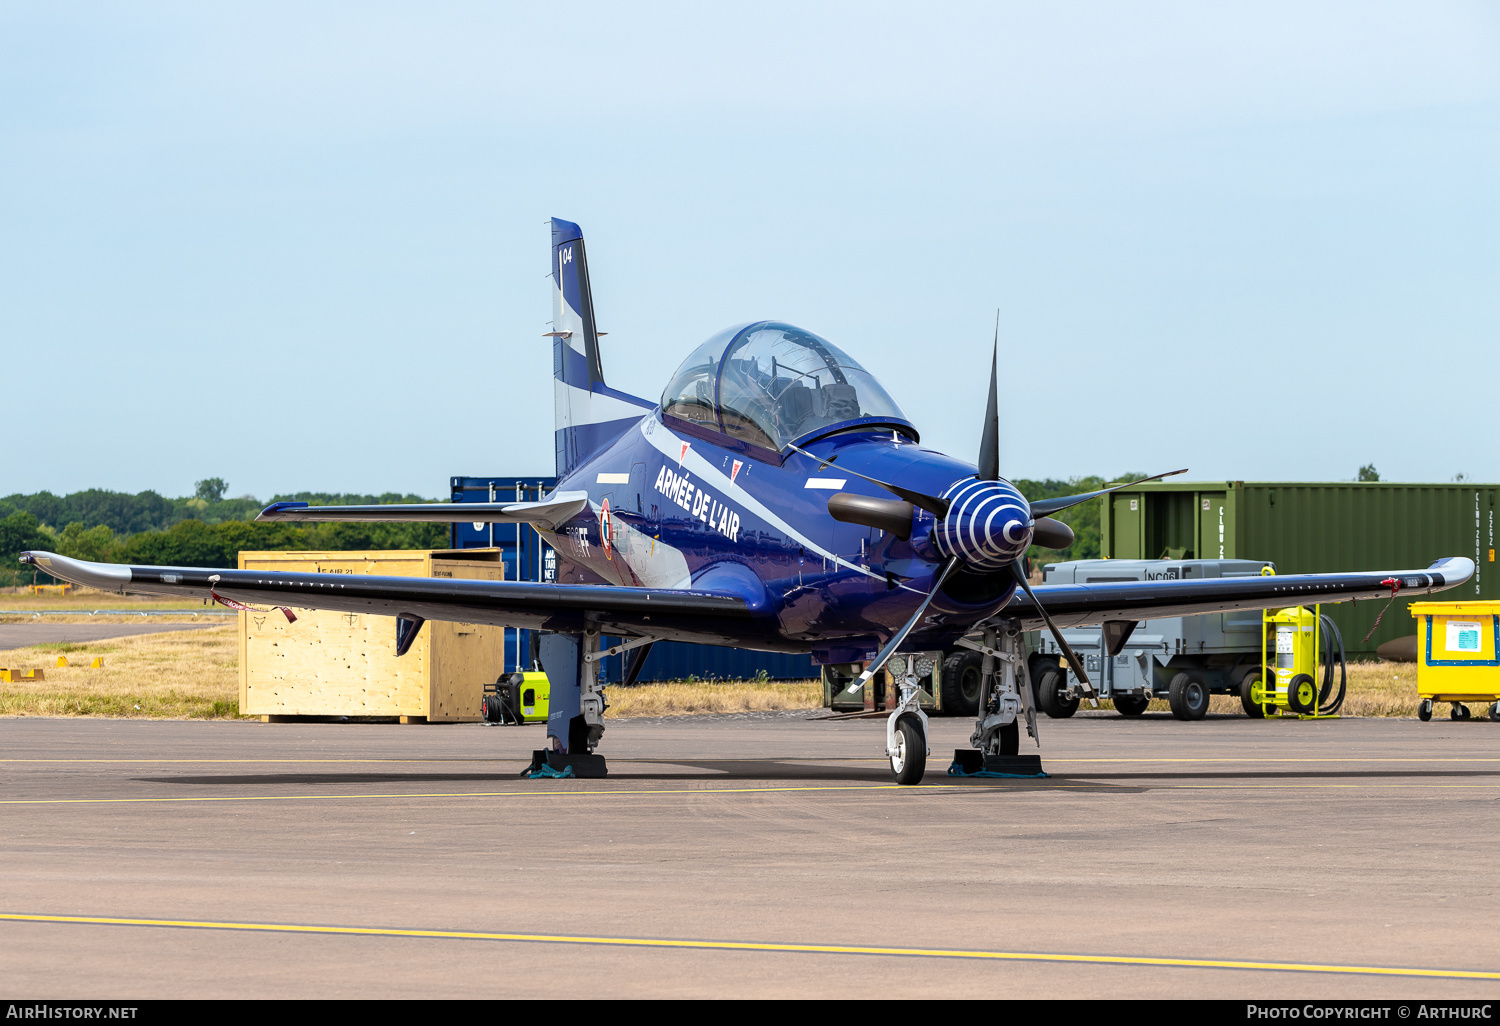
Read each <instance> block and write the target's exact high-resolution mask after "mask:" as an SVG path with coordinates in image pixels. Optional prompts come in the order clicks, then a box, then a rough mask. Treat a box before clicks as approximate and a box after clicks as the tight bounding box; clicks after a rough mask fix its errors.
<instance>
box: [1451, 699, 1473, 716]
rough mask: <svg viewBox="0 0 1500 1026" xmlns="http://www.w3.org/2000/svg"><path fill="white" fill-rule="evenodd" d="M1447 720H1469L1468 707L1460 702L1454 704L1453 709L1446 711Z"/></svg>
mask: <svg viewBox="0 0 1500 1026" xmlns="http://www.w3.org/2000/svg"><path fill="white" fill-rule="evenodd" d="M1448 718H1449V719H1453V720H1466V719H1468V718H1469V707H1468V706H1466V705H1464V704H1463V703H1462V702H1454V703H1453V708H1451V709H1449V710H1448Z"/></svg>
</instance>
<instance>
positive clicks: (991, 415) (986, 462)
mask: <svg viewBox="0 0 1500 1026" xmlns="http://www.w3.org/2000/svg"><path fill="white" fill-rule="evenodd" d="M999 392H1000V311H999V310H996V311H995V349H994V353H993V354H992V355H991V356H990V398H989V403H988V404H987V405H986V406H985V410H984V431H983V433H982V434H981V435H980V440H979V479H980V480H981V481H998V480H1000V409H999V405H998V398H997V397H998V394H999Z"/></svg>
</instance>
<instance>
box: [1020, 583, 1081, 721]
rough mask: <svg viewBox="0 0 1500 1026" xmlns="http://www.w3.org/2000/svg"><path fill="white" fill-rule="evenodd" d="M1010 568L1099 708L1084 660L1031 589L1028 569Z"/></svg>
mask: <svg viewBox="0 0 1500 1026" xmlns="http://www.w3.org/2000/svg"><path fill="white" fill-rule="evenodd" d="M1010 569H1011V573H1012V574H1013V575H1014V576H1015V579H1016V582H1017V583H1018V584H1020V585H1021V589H1022V590H1023V591H1025V592H1026V597H1027V598H1029V599H1031V602H1032V604H1033V605H1034V606H1036V611H1037V612H1038V613H1041V614H1042V619H1043V620H1045V621H1046V622H1047V629H1048V630H1049V631H1051V632H1052V638H1053V640H1054V641H1056V642H1057V647H1058V648H1060V649H1062V650H1063V655H1065V656H1067V657H1068V665H1070V666H1072V667H1073V674H1074V675H1075V676H1076V677H1077V678H1078V680H1079V682H1080V683H1082V684H1083V690H1084V693H1085V694H1087V695H1088V696H1089V704H1090V705H1091V706H1093V707H1094V708H1095V709H1097V708H1099V696H1098V693H1097V692H1095V691H1094V685H1093V683H1092V682H1091V681H1090V680H1089V678H1088V674H1086V673H1084V672H1083V660H1082V659H1079V658H1078V656H1077V654H1076V653H1074V651H1073V646H1072V645H1069V644H1068V640H1067V639H1066V638H1064V637H1063V636H1062V631H1060V630H1058V627H1057V624H1055V623H1053V622H1052V617H1050V616H1048V615H1047V607H1045V606H1043V605H1042V603H1041V600H1040V599H1038V598H1037V597H1036V592H1034V591H1032V590H1031V582H1030V581H1028V580H1027V579H1026V571H1025V570H1023V569H1022V568H1021V564H1020V563H1012V564H1011V565H1010Z"/></svg>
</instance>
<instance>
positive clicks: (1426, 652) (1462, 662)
mask: <svg viewBox="0 0 1500 1026" xmlns="http://www.w3.org/2000/svg"><path fill="white" fill-rule="evenodd" d="M1411 615H1412V616H1414V617H1415V618H1416V621H1417V697H1419V698H1420V699H1421V700H1422V701H1421V704H1420V705H1418V706H1417V718H1418V719H1419V720H1423V721H1424V722H1425V721H1426V720H1430V719H1432V707H1433V703H1435V702H1451V703H1452V707H1451V708H1450V709H1449V710H1448V716H1449V718H1450V719H1454V720H1467V719H1468V718H1469V707H1468V706H1467V705H1465V704H1464V703H1465V702H1478V703H1483V702H1488V703H1490V719H1492V720H1500V602H1496V601H1493V600H1491V601H1487V602H1413V603H1412V604H1411Z"/></svg>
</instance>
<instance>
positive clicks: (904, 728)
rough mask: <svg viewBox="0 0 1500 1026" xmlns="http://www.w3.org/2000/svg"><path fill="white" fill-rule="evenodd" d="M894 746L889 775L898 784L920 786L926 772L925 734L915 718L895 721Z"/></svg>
mask: <svg viewBox="0 0 1500 1026" xmlns="http://www.w3.org/2000/svg"><path fill="white" fill-rule="evenodd" d="M895 742H896V743H895V745H894V746H892V751H891V752H890V757H891V774H892V775H893V776H894V777H895V778H896V783H898V784H920V783H921V782H922V776H923V774H924V773H926V772H927V732H926V731H924V730H923V729H922V723H921V721H920V720H918V719H917V718H916V717H915V716H903V717H901V718H900V719H899V720H897V721H896V736H895Z"/></svg>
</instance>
